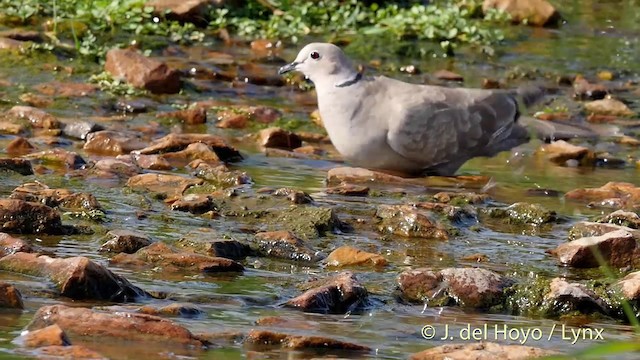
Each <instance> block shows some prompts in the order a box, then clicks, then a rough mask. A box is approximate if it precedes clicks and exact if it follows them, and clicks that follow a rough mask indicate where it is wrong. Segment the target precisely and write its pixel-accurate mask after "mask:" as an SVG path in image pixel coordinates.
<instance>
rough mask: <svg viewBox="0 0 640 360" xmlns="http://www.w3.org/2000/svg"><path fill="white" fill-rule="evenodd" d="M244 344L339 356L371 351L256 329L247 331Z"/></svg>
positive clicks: (339, 342)
mask: <svg viewBox="0 0 640 360" xmlns="http://www.w3.org/2000/svg"><path fill="white" fill-rule="evenodd" d="M244 342H245V344H253V345H257V346H265V345H271V346H278V347H282V348H285V349H296V350H318V351H322V353H323V354H325V353H326V352H329V351H331V350H334V351H339V352H340V353H341V354H342V353H344V352H346V351H348V352H354V351H355V352H359V353H363V352H370V351H371V349H370V348H368V347H366V346H362V345H357V344H353V343H348V342H344V341H340V340H335V339H331V338H326V337H320V336H301V335H289V334H283V333H276V332H272V331H268V330H256V329H254V330H251V331H249V333H248V334H247V337H246V338H245V340H244Z"/></svg>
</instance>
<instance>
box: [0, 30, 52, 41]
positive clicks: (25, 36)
mask: <svg viewBox="0 0 640 360" xmlns="http://www.w3.org/2000/svg"><path fill="white" fill-rule="evenodd" d="M0 37H3V38H9V39H13V40H18V41H32V42H35V43H41V42H42V41H44V39H43V37H42V34H41V33H39V32H37V31H31V30H25V29H20V28H12V29H7V30H2V31H0Z"/></svg>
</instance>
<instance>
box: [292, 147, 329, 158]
mask: <svg viewBox="0 0 640 360" xmlns="http://www.w3.org/2000/svg"><path fill="white" fill-rule="evenodd" d="M293 152H295V153H299V154H305V155H309V156H322V155H324V154H326V151H324V150H323V149H321V148H319V147H315V146H313V145H307V146H300V147H299V148H295V149H293Z"/></svg>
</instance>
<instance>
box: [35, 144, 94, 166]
mask: <svg viewBox="0 0 640 360" xmlns="http://www.w3.org/2000/svg"><path fill="white" fill-rule="evenodd" d="M23 158H25V159H32V160H39V161H41V162H44V163H47V164H55V165H58V166H64V167H66V168H67V169H74V170H75V169H79V168H81V167H82V166H84V165H86V164H87V163H86V162H85V161H84V159H83V158H82V157H81V156H80V155H78V154H77V153H75V152H71V151H67V150H65V149H60V148H55V149H51V150H45V151H40V152H37V153H32V154H28V155H25V156H23Z"/></svg>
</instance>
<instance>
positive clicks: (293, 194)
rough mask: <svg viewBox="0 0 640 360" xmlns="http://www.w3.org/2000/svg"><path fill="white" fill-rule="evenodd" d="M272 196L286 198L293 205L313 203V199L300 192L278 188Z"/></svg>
mask: <svg viewBox="0 0 640 360" xmlns="http://www.w3.org/2000/svg"><path fill="white" fill-rule="evenodd" d="M272 194H273V196H282V197H286V198H287V199H288V200H289V201H291V202H292V203H294V204H310V203H312V202H313V198H312V197H311V196H310V195H309V194H307V193H306V192H304V191H302V190H296V189H291V188H280V189H276V190H275V191H274V192H273V193H272Z"/></svg>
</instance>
